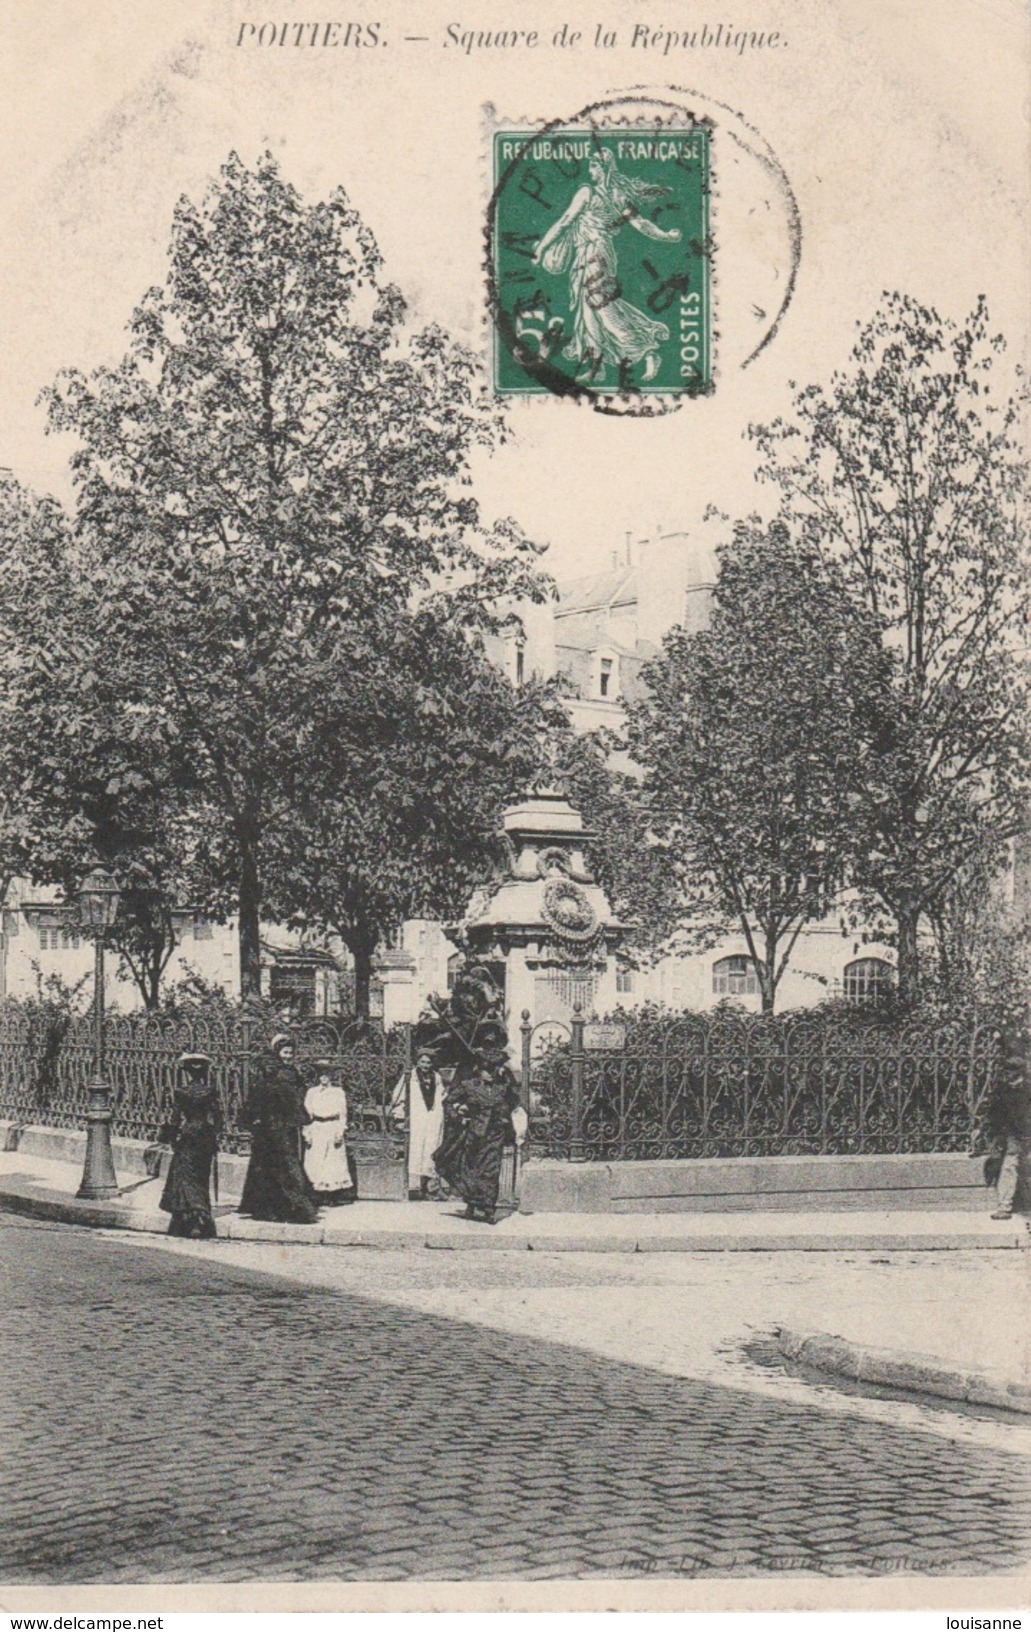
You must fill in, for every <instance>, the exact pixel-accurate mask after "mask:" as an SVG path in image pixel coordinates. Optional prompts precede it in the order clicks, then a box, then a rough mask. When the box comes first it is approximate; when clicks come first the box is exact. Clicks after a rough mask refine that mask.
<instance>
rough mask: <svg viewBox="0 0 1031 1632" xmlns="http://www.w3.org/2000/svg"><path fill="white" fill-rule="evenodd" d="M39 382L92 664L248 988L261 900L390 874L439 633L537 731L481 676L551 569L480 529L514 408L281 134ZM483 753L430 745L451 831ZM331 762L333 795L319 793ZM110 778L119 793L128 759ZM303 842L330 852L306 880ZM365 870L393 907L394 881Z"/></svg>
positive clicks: (328, 910) (183, 218) (378, 917)
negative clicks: (472, 479)
mask: <svg viewBox="0 0 1031 1632" xmlns="http://www.w3.org/2000/svg"><path fill="white" fill-rule="evenodd" d="M47 401H48V406H49V416H50V425H51V428H52V429H53V430H54V431H58V432H69V433H71V434H72V435H74V437H75V438H76V442H77V446H76V451H75V453H74V455H73V458H72V466H73V472H74V477H75V483H76V491H77V506H76V515H75V521H74V552H75V558H76V568H77V574H78V581H79V583H80V584H81V585H83V586H88V598H89V607H88V616H87V617H84V618H83V619H82V620H80V621H81V623H82V625H83V627H87V628H90V629H92V630H93V631H94V632H95V637H96V639H95V644H94V646H93V647H92V649H90V650H84V651H83V652H82V653H81V654H75V664H74V675H75V679H76V683H79V682H81V679H82V676H83V675H84V674H87V675H90V676H92V680H93V682H95V684H94V685H93V687H92V692H93V699H94V703H95V706H94V707H93V710H92V718H93V719H94V721H103V722H104V730H105V732H109V733H110V736H111V738H112V740H115V741H117V743H118V744H119V748H120V751H121V753H122V755H123V757H124V753H125V750H126V745H129V747H130V750H132V751H131V752H130V759H132V758H133V756H134V750H135V746H140V753H139V756H138V757H139V758H140V760H141V761H142V762H143V763H144V764H145V769H144V770H142V771H140V772H139V774H140V775H142V776H143V777H144V780H145V782H147V783H148V786H156V785H157V784H160V800H161V803H162V805H163V806H165V807H171V808H173V809H174V810H176V811H177V812H178V813H179V814H180V816H181V818H182V820H183V821H184V822H185V824H186V828H187V830H188V841H187V844H186V849H187V851H188V854H189V862H190V869H191V878H192V880H193V883H194V887H195V890H196V892H197V895H198V900H199V902H200V903H201V904H203V905H204V906H206V907H207V908H208V909H209V910H210V911H211V912H212V913H213V914H215V915H225V914H228V913H229V912H232V911H236V912H237V913H238V917H239V927H240V952H241V969H242V984H243V990H244V993H245V994H248V993H253V992H255V991H256V990H257V989H258V982H259V969H260V963H259V958H260V949H259V915H260V913H261V911H262V909H263V906H266V905H270V904H273V902H275V903H276V904H279V905H282V906H284V907H285V908H286V909H288V910H292V911H296V912H297V913H299V914H301V915H302V916H309V917H314V918H321V919H323V920H324V921H327V922H329V921H332V922H334V923H335V925H336V926H337V927H339V928H340V929H341V932H342V933H343V932H344V929H345V927H353V926H352V924H351V920H352V918H353V917H354V908H353V905H352V906H348V908H347V911H346V912H345V910H344V904H345V902H346V901H347V900H348V891H347V889H341V888H340V881H341V877H342V876H344V875H347V876H348V877H349V879H350V881H351V883H352V884H353V882H354V880H355V879H358V878H360V877H362V878H364V879H365V880H366V882H367V881H368V879H369V878H370V877H371V876H372V875H373V874H376V877H377V887H378V885H379V882H381V881H382V880H383V879H389V878H391V877H393V876H394V875H396V874H397V872H398V867H399V863H398V860H397V857H396V855H395V853H394V852H393V851H392V850H391V848H390V847H391V845H392V844H393V842H394V840H395V838H396V837H397V836H398V835H401V836H402V837H403V840H404V843H405V844H407V845H408V846H409V848H408V850H406V851H405V854H406V855H407V854H410V840H409V836H408V833H407V831H406V829H405V823H406V822H407V823H408V825H409V827H410V825H411V808H412V804H413V788H414V789H416V790H417V789H418V788H419V786H420V784H421V783H422V782H423V781H424V780H425V774H426V766H425V764H421V763H420V760H419V757H418V753H414V754H413V751H412V750H413V738H412V736H411V733H410V732H409V734H408V736H407V738H404V739H403V740H402V736H401V730H402V724H403V721H404V719H405V718H406V716H407V717H410V716H411V714H412V707H413V704H412V701H411V700H412V699H413V698H414V699H415V703H414V707H415V711H416V713H418V710H419V708H420V706H421V707H422V708H423V715H422V718H423V721H424V723H425V721H426V719H428V718H429V717H430V715H431V714H432V710H433V708H434V707H436V706H438V705H437V703H435V702H434V701H433V699H434V696H435V687H437V686H438V683H439V678H440V669H441V666H442V665H441V661H440V660H441V654H442V652H443V651H444V650H445V649H446V650H447V651H448V654H449V656H448V662H447V664H446V665H444V667H446V668H448V669H449V671H450V672H451V673H452V675H454V674H455V673H457V670H458V669H460V668H461V665H462V663H464V665H465V671H466V672H465V681H466V682H467V686H468V689H469V695H470V696H472V695H473V694H474V693H476V692H477V688H479V694H481V695H482V694H485V693H486V692H488V691H490V690H491V687H492V686H493V688H494V690H493V693H492V695H493V697H494V700H495V701H496V702H497V704H498V711H497V712H496V716H494V717H492V718H493V719H494V723H495V724H497V725H498V726H499V728H501V732H502V734H501V737H500V739H499V743H498V745H497V746H495V745H493V744H492V743H490V739H489V735H487V734H486V732H485V735H484V738H483V739H477V740H483V741H485V742H487V744H488V746H487V747H486V749H485V757H486V761H487V763H488V764H489V763H492V761H493V760H494V759H498V758H504V756H505V755H506V754H508V753H510V754H511V765H512V767H513V768H514V767H515V766H516V764H517V761H518V751H517V750H516V749H515V748H514V747H512V745H511V743H510V742H509V741H508V740H507V739H506V738H505V737H504V722H505V721H506V720H508V719H510V720H511V721H512V723H513V727H514V729H515V732H516V737H517V738H519V739H520V740H522V737H523V736H524V735H525V732H524V727H523V724H522V721H521V717H520V711H519V709H518V708H517V707H516V706H515V705H514V703H513V701H512V700H511V699H510V698H507V697H506V698H504V699H502V698H501V696H500V692H499V691H498V687H497V685H495V683H494V682H493V681H488V680H487V678H486V670H485V665H486V659H485V658H484V657H483V656H482V652H480V651H479V649H478V647H477V633H478V631H481V630H484V629H488V628H492V627H495V626H496V624H497V621H498V614H497V613H496V612H495V610H494V609H495V607H496V606H497V605H498V604H499V603H500V602H501V601H505V602H508V603H511V602H513V601H515V600H519V599H531V600H533V599H540V598H541V597H542V596H543V595H544V594H545V593H546V583H545V581H544V580H543V579H542V578H541V576H540V574H539V572H538V570H537V566H536V557H537V554H538V551H537V550H536V548H535V547H534V546H533V545H531V544H530V543H529V541H528V540H526V539H525V538H524V537H523V536H522V535H521V533H520V532H519V530H518V528H516V527H515V525H514V524H513V523H510V522H505V523H501V524H499V525H497V526H495V527H493V528H487V527H486V526H485V525H484V524H483V523H482V522H481V518H480V515H479V510H478V506H477V504H476V501H475V499H474V497H473V496H472V494H471V493H470V491H469V473H468V460H469V456H470V453H471V451H472V449H473V448H474V447H476V446H478V445H493V444H494V443H495V442H496V441H497V439H498V438H499V437H500V436H502V435H503V425H502V422H501V420H500V418H499V415H498V412H497V409H496V407H495V406H494V405H493V403H492V401H491V399H490V398H489V397H488V396H487V394H486V393H485V391H483V390H481V389H480V387H479V385H478V383H477V374H476V369H475V365H474V360H473V359H472V357H471V356H469V355H468V354H467V353H466V352H464V351H463V350H462V349H461V348H460V347H458V346H456V345H454V344H452V343H451V342H450V341H449V340H448V338H447V337H446V336H445V335H444V334H443V333H442V332H441V331H440V330H439V329H435V328H432V327H431V328H427V329H424V330H421V331H418V332H413V331H411V330H410V329H409V328H408V326H407V324H406V321H405V307H404V302H403V300H402V298H401V295H400V293H399V292H398V290H397V289H396V288H394V286H393V285H391V284H389V283H388V282H385V281H384V279H383V277H382V267H381V261H380V256H379V252H378V250H377V248H376V245H375V242H374V241H373V238H372V236H371V234H370V233H369V232H368V230H367V229H366V228H365V226H364V225H363V223H362V222H361V221H360V219H359V218H358V216H357V214H356V212H355V211H354V210H353V209H352V207H351V206H350V204H349V203H348V201H347V198H346V196H345V195H344V194H343V192H341V191H338V192H336V193H334V194H333V195H332V197H331V198H330V199H328V200H327V201H325V202H323V203H317V204H314V205H306V204H305V203H304V202H303V201H302V200H301V199H300V197H299V196H298V195H297V193H296V192H295V191H294V189H293V188H292V187H291V186H290V185H289V184H288V183H287V182H286V181H285V180H284V179H283V177H282V176H281V175H280V172H279V169H278V166H277V165H276V163H275V161H274V160H273V159H272V158H271V157H269V156H267V155H266V157H265V158H263V159H262V160H261V162H260V163H259V164H258V165H257V166H256V168H255V169H253V170H250V169H247V168H246V167H245V166H244V165H243V164H242V163H241V162H240V160H239V159H238V158H237V157H236V156H235V155H233V156H231V157H230V159H229V161H228V162H227V164H226V165H225V166H224V168H223V170H222V172H221V175H220V177H219V179H218V181H217V182H216V183H215V184H214V185H213V186H212V187H211V188H210V190H209V192H208V194H207V196H206V198H205V199H204V200H203V202H202V204H201V205H199V206H196V205H194V204H192V203H190V202H189V201H187V200H185V199H184V200H183V201H181V203H180V204H179V206H178V208H177V209H176V212H175V217H174V221H173V229H172V241H171V251H170V266H169V273H168V277H167V280H166V283H165V284H164V286H163V287H160V288H155V289H151V290H150V291H149V292H148V293H147V295H146V296H145V297H144V299H143V301H142V302H141V304H140V306H139V307H138V308H137V310H136V311H135V313H134V314H133V317H132V321H131V325H130V345H129V350H128V352H127V354H126V355H125V357H124V358H123V360H122V361H121V363H119V364H118V366H117V367H114V368H103V369H99V370H97V371H95V372H94V373H93V374H92V375H90V376H88V377H87V376H86V375H84V374H82V373H80V372H77V371H69V372H66V373H64V374H62V375H61V376H60V377H59V379H58V380H57V382H56V384H55V385H54V387H53V388H52V389H51V390H50V391H49V392H48V393H47ZM83 593H86V591H85V590H84V591H83ZM434 616H437V617H438V618H439V619H440V620H442V621H446V624H447V630H446V632H444V631H442V632H441V637H440V640H439V642H435V641H434V639H433V638H432V620H433V618H434ZM463 640H464V641H465V649H464V652H463V653H462V654H461V661H460V662H459V661H458V656H459V649H458V645H456V644H455V643H456V642H458V643H461V642H462V641H463ZM395 659H397V660H400V661H401V663H402V668H403V676H402V675H400V674H398V673H394V672H392V670H391V664H392V663H393V662H394V661H395ZM472 670H475V676H474V675H473V674H472V672H471V671H472ZM66 678H68V679H71V678H72V676H71V675H66ZM402 680H403V684H404V685H405V686H407V687H408V688H409V690H408V692H407V699H406V701H404V702H403V703H402V702H401V700H400V690H399V687H400V685H401V683H402ZM420 699H421V700H422V701H421V703H420V701H419V700H420ZM485 706H486V704H484V707H485ZM481 712H482V710H481ZM523 712H524V713H525V712H526V708H525V707H524V709H523ZM488 723H489V722H488V721H486V720H484V719H481V721H480V724H482V725H483V726H485V727H486V725H487V724H488ZM473 753H474V749H473V747H472V738H471V734H467V736H466V737H465V738H464V739H463V741H462V743H461V746H460V750H459V754H458V758H457V760H455V761H454V763H452V765H451V767H450V773H449V774H448V775H446V776H445V773H444V772H443V771H442V770H441V771H438V772H437V773H436V781H435V783H434V795H435V796H437V795H440V793H441V788H442V787H443V788H444V789H445V793H446V796H447V799H448V800H449V801H450V802H449V804H448V809H447V815H446V817H442V818H441V820H442V823H443V825H444V826H445V827H446V829H447V833H448V842H449V843H451V844H452V846H453V847H454V845H455V844H456V843H457V842H458V841H459V839H460V841H461V843H465V842H467V841H468V840H469V837H470V835H469V832H468V830H467V829H466V828H465V827H464V825H463V824H464V823H465V822H466V821H467V820H477V821H478V820H481V819H484V818H485V815H486V813H487V812H486V806H485V804H484V802H483V801H482V800H481V801H480V802H479V803H477V801H476V800H474V799H472V798H470V796H469V793H468V786H467V784H469V783H471V781H472V780H473V777H472V770H471V760H470V755H471V754H473ZM463 756H464V757H463ZM105 763H108V761H107V760H105ZM129 774H130V775H135V774H136V771H135V769H131V770H130V773H129ZM445 784H446V786H445ZM499 786H500V784H499V782H498V780H497V779H495V782H494V784H492V787H493V790H494V791H495V792H497V791H498V788H499ZM316 787H317V788H319V789H320V790H321V791H322V792H323V793H324V794H326V795H327V796H328V797H329V799H330V801H331V803H328V804H327V805H326V806H325V807H324V808H321V809H320V811H319V812H317V813H316V814H315V815H314V816H313V812H312V799H311V797H310V795H311V793H312V790H313V789H314V788H316ZM108 791H109V792H110V793H112V794H113V795H114V796H115V803H116V804H117V796H118V795H119V794H120V793H121V792H123V791H124V784H123V788H121V789H118V788H114V789H113V788H110V787H109V789H108ZM136 791H137V792H138V793H140V794H141V795H143V794H144V793H145V792H147V791H148V790H147V788H140V789H138V790H136ZM334 813H335V815H336V817H337V818H339V823H338V825H337V826H336V827H335V828H334V830H333V845H332V846H330V847H327V845H326V843H325V840H326V837H327V824H328V823H329V822H330V821H332V819H333V814H334ZM110 819H111V820H116V819H117V812H115V811H114V810H112V813H111V818H110ZM100 825H101V827H103V826H104V823H103V822H101V824H100ZM330 850H331V851H332V868H329V869H328V870H327V869H326V868H323V867H322V866H321V863H322V862H323V861H325V860H327V858H328V856H329V854H330ZM345 850H346V851H347V855H346V856H345V855H344V851H345ZM306 851H307V852H309V853H311V854H314V855H315V857H316V859H317V861H318V863H319V865H316V866H315V867H313V868H310V869H307V871H308V872H309V874H310V876H311V879H312V880H313V881H314V882H313V886H312V888H313V894H311V895H309V897H308V899H307V900H302V899H301V896H302V894H303V891H301V889H300V883H301V880H302V879H303V876H304V874H305V871H306V869H305V866H304V865H303V864H302V858H303V856H304V855H305V853H306ZM453 853H454V851H452V854H453ZM434 866H435V867H436V870H437V874H438V876H439V875H440V874H441V872H442V871H443V870H444V869H445V863H444V862H443V860H442V857H441V854H438V856H437V858H436V860H435V862H434ZM341 869H342V871H341ZM330 873H332V874H333V876H332V879H331V878H330ZM321 885H326V886H327V887H329V886H330V885H331V886H332V888H331V897H332V901H331V904H330V903H329V902H328V901H327V900H325V899H322V898H321V897H320V896H319V894H318V891H319V888H320V887H321ZM273 886H274V887H273ZM365 887H366V886H365V884H364V883H363V884H362V886H361V889H359V890H358V894H359V895H361V892H362V889H365ZM423 894H424V895H425V898H426V899H427V900H429V899H430V898H431V897H432V895H433V892H432V890H428V889H426V888H425V880H423ZM367 896H368V891H367V890H366V900H365V904H364V905H363V906H362V909H361V915H364V917H363V921H364V922H366V923H369V924H371V925H372V926H373V927H378V926H380V925H381V924H382V921H383V918H384V915H385V913H386V909H385V908H384V907H383V906H382V904H380V905H377V907H376V908H375V910H372V909H371V908H370V907H368V904H367ZM390 910H391V911H394V910H396V903H394V904H393V905H392V906H391V909H390Z"/></svg>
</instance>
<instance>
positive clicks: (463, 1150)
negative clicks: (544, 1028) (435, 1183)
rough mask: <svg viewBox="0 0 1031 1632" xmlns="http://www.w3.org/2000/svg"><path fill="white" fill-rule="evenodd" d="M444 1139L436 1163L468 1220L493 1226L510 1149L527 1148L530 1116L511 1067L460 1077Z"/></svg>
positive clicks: (483, 1068)
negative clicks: (522, 1145)
mask: <svg viewBox="0 0 1031 1632" xmlns="http://www.w3.org/2000/svg"><path fill="white" fill-rule="evenodd" d="M447 1109H448V1116H447V1121H446V1123H445V1128H444V1138H443V1140H442V1141H441V1143H440V1145H439V1147H438V1148H437V1150H436V1151H435V1152H434V1156H433V1161H434V1165H435V1167H436V1169H437V1172H438V1173H439V1174H440V1176H441V1178H442V1179H443V1180H444V1182H445V1183H446V1184H449V1185H450V1186H451V1188H452V1190H457V1192H458V1194H459V1195H460V1196H461V1197H462V1199H463V1201H464V1202H465V1203H466V1208H465V1216H466V1218H470V1219H477V1218H480V1219H482V1220H483V1221H484V1223H486V1224H493V1223H494V1222H495V1220H496V1217H497V1205H498V1188H499V1184H500V1179H501V1162H502V1157H503V1156H504V1152H505V1146H506V1145H507V1144H508V1143H510V1141H511V1139H512V1138H513V1136H514V1137H515V1138H516V1139H517V1140H518V1142H519V1143H521V1142H522V1138H521V1133H520V1129H522V1131H523V1132H525V1126H524V1124H525V1113H523V1112H522V1110H521V1108H520V1105H519V1093H518V1090H517V1088H516V1085H515V1081H514V1079H513V1077H512V1073H511V1072H510V1071H509V1070H508V1068H507V1067H506V1066H501V1067H496V1068H494V1069H490V1068H488V1067H486V1066H481V1067H477V1068H475V1069H473V1070H471V1071H469V1072H468V1073H466V1074H464V1075H459V1076H458V1077H456V1079H455V1081H454V1082H453V1083H452V1085H451V1091H450V1093H449V1095H448V1101H447Z"/></svg>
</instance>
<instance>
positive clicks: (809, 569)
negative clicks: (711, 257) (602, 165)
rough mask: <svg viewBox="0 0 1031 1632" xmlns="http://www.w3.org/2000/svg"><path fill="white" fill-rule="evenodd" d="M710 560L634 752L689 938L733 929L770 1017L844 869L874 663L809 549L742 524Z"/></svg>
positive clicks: (670, 639) (632, 719)
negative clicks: (702, 592)
mask: <svg viewBox="0 0 1031 1632" xmlns="http://www.w3.org/2000/svg"><path fill="white" fill-rule="evenodd" d="M718 555H719V572H718V577H717V583H716V588H715V591H714V597H713V612H712V618H711V622H710V625H709V627H708V628H707V629H706V630H704V631H702V632H700V633H697V634H693V635H692V634H687V633H686V632H685V631H684V630H683V629H680V628H677V629H673V630H672V631H671V632H670V633H669V634H668V635H667V637H666V639H665V641H664V642H663V647H662V651H661V654H660V655H659V656H658V657H657V658H655V659H654V660H653V661H652V662H651V663H649V664H647V665H646V666H645V669H644V671H643V675H642V678H643V680H644V682H645V685H646V687H647V692H646V694H645V696H644V697H643V698H642V699H641V700H640V701H639V702H637V703H635V704H633V705H632V706H631V707H630V709H629V710H628V740H629V745H630V751H631V754H632V756H633V758H634V760H635V761H636V762H637V763H638V764H639V765H640V766H641V767H642V768H643V769H644V773H645V775H644V781H643V785H642V801H643V808H644V810H645V811H646V812H647V818H648V823H649V826H650V828H651V831H652V832H653V834H654V835H655V837H656V839H657V841H658V846H659V853H660V856H661V865H662V867H663V869H665V870H666V872H667V875H668V876H669V878H670V880H671V885H672V887H673V889H674V891H675V898H676V900H677V902H678V906H679V913H680V917H681V921H682V923H683V925H684V927H685V929H686V930H687V931H688V932H689V933H690V934H691V935H692V936H693V937H694V939H695V940H696V942H701V943H704V942H706V941H708V942H711V941H712V940H713V939H714V938H716V937H717V936H720V935H722V934H724V933H725V932H726V927H727V925H728V924H736V925H737V926H738V927H740V930H741V933H742V934H743V936H744V938H745V941H746V943H747V946H748V951H749V956H750V957H751V960H752V963H753V965H754V967H755V970H756V974H757V977H758V981H759V986H760V990H761V993H762V1006H763V1010H764V1011H765V1012H767V1013H769V1012H772V1010H773V1007H774V1003H775V999H776V993H777V987H778V984H779V982H780V979H781V977H782V975H783V973H784V970H785V968H786V967H787V965H788V961H789V959H790V957H791V953H792V950H793V948H794V945H795V942H796V940H797V938H798V935H799V933H800V932H801V930H802V928H803V926H804V925H805V924H806V923H808V922H810V921H812V920H814V919H818V918H821V917H823V916H824V915H825V913H826V911H827V907H828V903H829V901H830V900H831V899H833V896H834V894H835V892H836V891H837V890H838V888H839V887H840V885H841V882H842V880H843V877H844V876H845V874H846V872H847V868H848V866H849V863H850V861H851V858H852V854H853V847H854V845H855V843H856V839H857V834H856V828H855V823H854V818H853V811H852V800H853V799H854V797H855V790H856V788H857V787H858V786H859V785H860V784H861V781H862V777H863V775H864V763H865V759H866V756H867V753H868V751H869V744H870V736H871V728H872V725H873V723H874V719H875V716H874V714H873V711H872V708H871V702H870V699H871V698H876V696H877V694H878V691H879V688H880V685H881V671H882V668H883V661H882V656H881V651H880V646H879V642H878V640H877V631H876V629H874V628H871V626H870V622H869V619H867V618H865V617H864V616H863V615H862V613H861V611H860V612H857V608H856V606H855V604H854V602H853V599H852V597H851V596H850V595H849V592H848V589H847V587H846V585H845V582H844V580H843V575H842V573H841V572H840V571H839V570H836V569H835V568H834V567H833V566H830V565H828V564H827V563H826V561H825V560H824V559H823V558H822V556H821V555H820V553H819V551H818V550H817V549H816V548H814V547H813V546H812V545H811V544H808V543H806V542H805V541H804V540H796V539H792V538H791V537H790V536H789V535H788V533H787V531H786V530H785V529H784V528H782V527H774V528H772V529H770V530H769V531H768V532H763V531H761V530H760V529H759V528H758V526H756V525H748V526H742V527H740V528H739V529H738V531H737V533H736V536H735V537H734V539H733V541H732V543H730V544H728V545H725V546H724V547H723V548H722V549H721V550H720V551H719V552H718Z"/></svg>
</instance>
